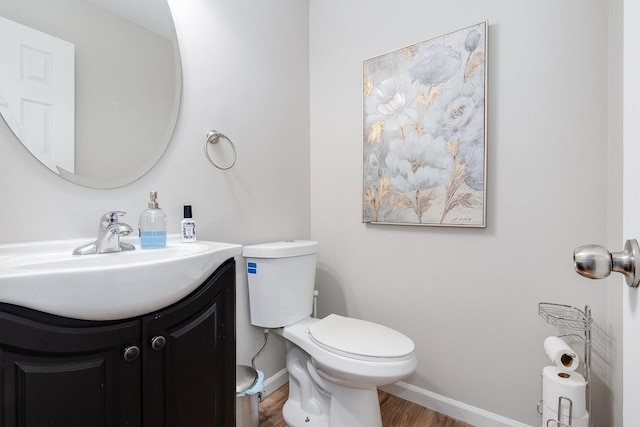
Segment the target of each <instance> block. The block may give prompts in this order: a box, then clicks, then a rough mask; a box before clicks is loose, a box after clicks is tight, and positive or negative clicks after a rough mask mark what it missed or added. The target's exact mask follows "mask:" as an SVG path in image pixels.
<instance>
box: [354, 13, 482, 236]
mask: <svg viewBox="0 0 640 427" xmlns="http://www.w3.org/2000/svg"><path fill="white" fill-rule="evenodd" d="M486 64H487V23H486V22H483V23H480V24H477V25H473V26H470V27H467V28H464V29H462V30H459V31H455V32H452V33H449V34H446V35H443V36H441V37H437V38H434V39H431V40H427V41H424V42H421V43H417V44H414V45H411V46H407V47H405V48H402V49H398V50H395V51H392V52H389V53H386V54H383V55H379V56H376V57H374V58H370V59H367V60H365V61H364V62H363V215H362V216H363V222H365V223H380V224H408V225H430V226H456V227H485V226H486V219H485V217H486V203H485V202H486V198H485V181H486V152H487V146H486V140H487V119H486V93H487V92H486V87H487V85H486V79H487V66H486Z"/></svg>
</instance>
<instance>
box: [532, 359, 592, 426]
mask: <svg viewBox="0 0 640 427" xmlns="http://www.w3.org/2000/svg"><path fill="white" fill-rule="evenodd" d="M586 391H587V381H586V380H585V379H584V377H583V376H582V375H580V374H579V373H577V372H570V371H565V370H563V369H562V368H559V367H558V366H547V367H546V368H544V369H543V370H542V402H543V404H544V405H546V406H547V407H548V409H549V410H551V411H552V412H554V413H555V414H556V416H555V419H557V416H558V413H560V415H561V416H565V415H566V416H567V420H568V415H569V407H570V403H569V401H568V400H567V399H570V400H571V402H572V403H571V414H572V417H573V418H575V419H578V418H583V417H584V416H585V415H587V414H588V413H587V400H586ZM561 397H562V399H560V398H561ZM543 410H544V408H543ZM547 419H548V418H543V420H547ZM561 421H562V420H561Z"/></svg>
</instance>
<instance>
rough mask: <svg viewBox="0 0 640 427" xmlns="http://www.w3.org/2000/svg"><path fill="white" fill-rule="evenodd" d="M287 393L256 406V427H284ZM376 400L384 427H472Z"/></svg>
mask: <svg viewBox="0 0 640 427" xmlns="http://www.w3.org/2000/svg"><path fill="white" fill-rule="evenodd" d="M288 393H289V388H288V385H287V384H285V385H283V386H282V387H280V388H279V389H278V390H276V391H274V392H273V393H271V394H270V395H269V396H267V397H266V398H265V400H264V402H262V403H261V404H260V427H287V425H286V424H285V423H284V420H283V419H282V405H284V402H285V401H286V400H287V395H288ZM378 398H379V399H380V411H381V413H382V425H383V426H384V427H473V426H472V425H470V424H466V423H463V422H462V421H458V420H454V419H453V418H449V417H447V416H445V415H442V414H439V413H437V412H434V411H432V410H430V409H427V408H424V407H422V406H420V405H416V404H415V403H412V402H409V401H406V400H404V399H400V398H399V397H396V396H393V395H391V394H388V393H385V392H383V391H380V390H379V391H378Z"/></svg>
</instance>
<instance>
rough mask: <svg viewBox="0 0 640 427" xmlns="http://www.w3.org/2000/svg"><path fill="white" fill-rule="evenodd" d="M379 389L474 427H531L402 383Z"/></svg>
mask: <svg viewBox="0 0 640 427" xmlns="http://www.w3.org/2000/svg"><path fill="white" fill-rule="evenodd" d="M380 389H381V390H384V391H386V392H387V393H389V394H393V395H394V396H398V397H400V398H402V399H404V400H408V401H410V402H413V403H416V404H418V405H420V406H424V407H425V408H429V409H433V410H434V411H436V412H440V413H441V414H444V415H447V416H449V417H451V418H455V419H456V420H460V421H464V422H465V423H468V424H471V425H473V426H476V427H531V426H529V425H528V424H522V423H521V422H518V421H514V420H511V419H509V418H505V417H503V416H500V415H497V414H494V413H493V412H489V411H485V410H484V409H480V408H476V407H475V406H471V405H467V404H466V403H462V402H458V401H457V400H453V399H450V398H448V397H445V396H442V395H440V394H437V393H433V392H431V391H428V390H425V389H423V388H420V387H416V386H413V385H411V384H407V383H405V382H402V381H399V382H397V383H395V384H390V385H387V386H384V387H380Z"/></svg>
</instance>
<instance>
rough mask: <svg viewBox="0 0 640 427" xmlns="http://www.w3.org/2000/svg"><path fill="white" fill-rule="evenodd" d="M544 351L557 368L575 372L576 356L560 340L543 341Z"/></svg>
mask: <svg viewBox="0 0 640 427" xmlns="http://www.w3.org/2000/svg"><path fill="white" fill-rule="evenodd" d="M544 351H545V352H546V353H547V356H549V359H551V361H552V362H553V363H555V364H556V365H557V366H560V367H562V368H563V369H565V370H567V371H575V370H576V369H577V368H578V364H579V363H580V361H579V360H578V355H577V354H576V352H575V351H573V350H572V349H571V347H569V345H568V344H567V343H566V342H565V341H564V340H563V339H562V338H558V337H547V339H545V340H544Z"/></svg>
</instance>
